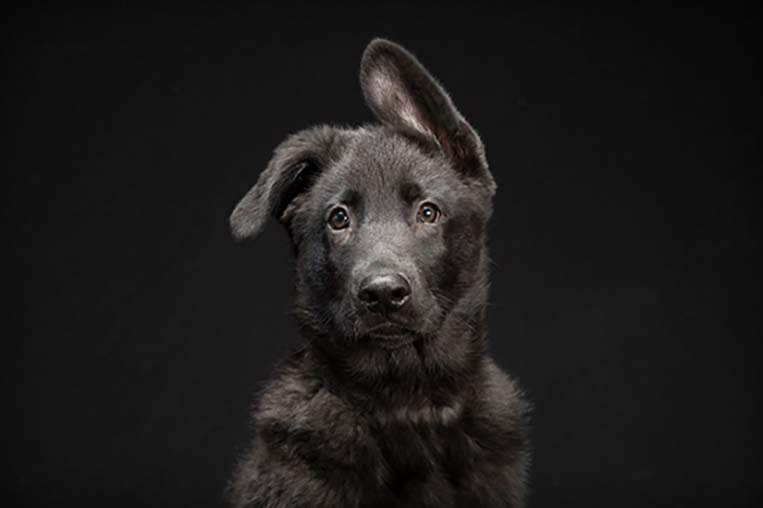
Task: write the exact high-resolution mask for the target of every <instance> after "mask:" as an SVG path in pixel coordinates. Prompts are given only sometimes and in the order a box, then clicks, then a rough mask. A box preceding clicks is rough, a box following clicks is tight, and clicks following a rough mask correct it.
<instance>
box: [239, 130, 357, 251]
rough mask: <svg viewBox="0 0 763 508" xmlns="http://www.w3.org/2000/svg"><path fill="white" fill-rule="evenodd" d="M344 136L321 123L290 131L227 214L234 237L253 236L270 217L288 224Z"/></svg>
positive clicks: (240, 238)
mask: <svg viewBox="0 0 763 508" xmlns="http://www.w3.org/2000/svg"><path fill="white" fill-rule="evenodd" d="M344 138H345V136H344V133H343V131H341V130H339V129H335V128H333V127H328V126H320V127H314V128H311V129H307V130H304V131H301V132H298V133H296V134H293V135H292V136H290V137H288V138H287V139H286V141H284V142H283V143H281V144H280V145H278V147H277V148H276V149H275V151H274V153H273V158H272V159H271V160H270V162H269V163H268V165H267V167H266V168H265V170H264V171H263V172H262V174H260V177H259V179H258V180H257V183H256V184H255V185H254V187H252V188H251V189H250V190H249V192H248V193H247V194H246V195H245V196H244V197H243V198H242V199H241V201H240V202H239V203H238V205H236V208H235V209H234V210H233V213H232V214H231V216H230V226H231V231H232V233H233V236H234V237H235V238H236V239H237V240H243V239H245V238H250V237H253V236H255V235H256V234H257V233H259V232H260V231H261V230H262V228H263V227H264V225H265V222H266V221H267V219H268V217H270V216H274V217H276V218H277V219H279V220H280V221H281V222H283V223H288V222H289V221H290V220H291V218H292V215H293V213H294V211H295V209H296V208H297V204H298V201H299V198H300V197H301V196H303V195H304V193H305V192H307V190H308V189H309V188H310V186H311V185H312V184H313V182H314V181H315V178H316V177H317V176H318V174H319V173H320V172H321V171H322V170H323V169H324V168H325V167H326V165H327V164H328V163H329V162H330V160H331V159H332V157H333V156H334V153H335V152H336V151H337V150H338V145H340V144H342V141H343V139H344Z"/></svg>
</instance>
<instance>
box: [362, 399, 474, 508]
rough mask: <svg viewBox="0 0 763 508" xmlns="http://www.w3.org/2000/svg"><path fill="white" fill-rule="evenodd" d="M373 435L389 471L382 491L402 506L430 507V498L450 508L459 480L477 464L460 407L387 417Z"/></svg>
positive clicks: (418, 408) (417, 410)
mask: <svg viewBox="0 0 763 508" xmlns="http://www.w3.org/2000/svg"><path fill="white" fill-rule="evenodd" d="M373 435H374V437H375V438H376V439H375V440H376V444H377V446H378V451H379V456H378V460H379V461H381V462H382V463H383V468H384V470H385V471H386V475H385V485H384V489H383V490H384V492H385V493H387V494H389V495H391V496H393V498H394V500H395V503H397V504H400V503H401V502H402V501H403V500H405V501H406V502H407V503H413V504H412V506H428V505H429V504H427V503H424V502H422V499H424V498H427V499H430V500H437V499H439V500H440V501H438V503H435V505H438V506H447V505H448V504H447V503H445V504H442V503H444V502H445V499H450V498H452V496H453V493H454V490H455V489H457V486H458V485H457V484H458V478H459V477H460V476H462V475H463V474H464V472H465V470H466V468H467V465H468V464H469V463H470V462H473V461H474V456H473V455H474V453H473V452H474V448H473V447H472V446H470V438H469V435H468V427H467V424H466V422H465V421H464V419H463V418H462V410H461V407H460V405H451V406H443V407H433V406H415V407H406V408H402V409H399V410H396V411H387V412H385V414H383V415H379V416H377V418H376V421H375V423H374V425H373ZM387 501H389V499H388V500H387Z"/></svg>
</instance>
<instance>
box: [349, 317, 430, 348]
mask: <svg viewBox="0 0 763 508" xmlns="http://www.w3.org/2000/svg"><path fill="white" fill-rule="evenodd" d="M363 336H364V337H365V338H366V340H365V342H366V344H367V345H368V346H370V347H378V348H382V349H386V350H390V351H391V350H395V349H400V348H403V347H405V346H410V345H411V344H413V343H414V342H416V341H417V340H419V339H420V338H421V334H419V333H418V332H416V331H415V330H411V329H409V328H404V327H402V326H399V325H396V324H393V323H384V324H381V325H377V326H374V327H373V328H370V329H369V330H367V331H366V332H365V333H364V334H363Z"/></svg>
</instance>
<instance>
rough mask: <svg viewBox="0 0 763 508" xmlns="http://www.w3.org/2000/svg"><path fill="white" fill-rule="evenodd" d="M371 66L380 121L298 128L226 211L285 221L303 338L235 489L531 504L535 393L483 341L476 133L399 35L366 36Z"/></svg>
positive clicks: (265, 396)
mask: <svg viewBox="0 0 763 508" xmlns="http://www.w3.org/2000/svg"><path fill="white" fill-rule="evenodd" d="M360 78H361V87H362V90H363V94H364V96H365V98H366V102H367V103H368V105H369V106H370V108H371V110H372V111H373V112H374V113H375V115H376V116H377V118H378V119H379V120H380V121H381V122H382V123H381V125H372V126H365V127H361V128H357V129H340V128H335V127H329V126H322V127H315V128H312V129H307V130H305V131H302V132H300V133H297V134H295V135H293V136H291V137H289V138H288V139H287V140H286V141H284V142H283V143H282V144H281V145H280V146H279V147H278V148H277V149H276V150H275V154H274V157H273V159H272V160H271V162H270V164H269V165H268V167H267V168H266V169H265V171H264V172H263V173H262V175H261V176H260V178H259V181H258V182H257V184H256V185H255V186H254V187H253V188H252V190H251V191H250V192H249V193H248V194H247V195H246V196H245V197H244V198H243V199H242V201H241V202H240V203H239V205H238V206H237V207H236V209H235V210H234V212H233V214H232V216H231V225H232V229H233V233H234V235H235V236H236V237H237V238H247V237H251V236H253V235H255V234H256V233H257V232H258V231H259V230H260V229H261V228H262V227H263V225H264V223H265V221H266V219H267V218H268V217H269V216H271V215H274V216H276V217H277V218H279V219H280V220H281V221H282V222H283V224H284V225H285V226H286V228H287V229H288V231H289V234H290V236H291V239H292V242H293V245H294V249H295V253H296V265H297V271H296V273H297V281H296V283H297V302H296V314H297V317H298V320H299V323H300V326H301V328H302V330H303V333H304V335H305V337H306V339H307V340H306V343H305V344H304V345H303V346H302V347H301V348H300V349H299V350H298V351H297V352H296V353H294V354H293V355H292V356H291V357H290V358H289V360H288V361H287V362H286V364H285V365H284V366H282V368H280V370H279V371H278V373H277V375H276V376H275V377H274V378H273V379H272V380H271V381H270V382H269V383H268V384H267V385H266V386H265V387H264V389H263V391H262V393H261V394H260V397H259V401H258V404H257V406H256V410H255V414H254V420H255V437H254V442H253V443H252V446H251V448H250V450H249V452H248V453H247V454H246V455H245V456H244V457H243V458H242V460H241V461H240V463H239V466H238V468H237V471H236V473H235V475H234V478H233V481H232V482H231V485H230V489H229V495H230V498H231V501H232V503H233V504H234V505H235V506H237V507H267V508H275V507H283V508H286V507H290V508H291V507H344V506H347V507H372V506H379V507H382V506H384V507H387V506H411V507H413V506H415V507H429V506H431V507H438V508H441V507H472V506H476V507H499V506H500V507H507V506H511V507H519V506H523V503H524V498H525V490H526V489H525V483H526V470H527V464H528V460H529V451H528V442H527V416H528V404H527V403H526V402H524V401H523V399H522V397H521V393H520V391H519V389H518V388H517V386H516V385H515V384H514V383H513V382H512V380H511V379H510V378H509V377H508V376H507V375H506V374H505V373H504V372H503V371H501V370H500V369H499V368H498V367H497V366H496V365H495V363H494V362H493V361H492V360H491V359H490V358H489V357H488V356H487V354H486V330H485V324H486V317H485V312H486V306H487V297H488V255H487V249H486V225H487V221H488V219H489V217H490V215H491V201H492V197H493V194H494V192H495V182H494V181H493V178H492V176H491V174H490V172H489V170H488V166H487V162H486V159H485V154H484V149H483V146H482V142H481V141H480V139H479V137H478V136H477V133H476V132H475V131H474V129H472V127H471V126H470V125H469V124H468V123H467V122H466V120H465V119H464V118H463V116H461V114H460V113H459V112H458V111H457V110H456V108H455V107H454V106H453V103H452V102H451V100H450V98H449V97H448V95H447V94H446V93H445V91H444V90H443V89H442V87H441V86H440V85H439V84H438V83H437V82H436V81H435V80H434V79H433V78H432V77H431V76H430V75H429V73H428V72H427V71H426V70H425V69H424V68H423V67H422V66H421V64H420V63H419V62H418V61H417V60H416V59H415V58H414V57H413V56H412V55H411V54H410V53H408V52H407V51H406V50H404V49H403V48H401V47H400V46H398V45H396V44H394V43H391V42H389V41H385V40H381V39H377V40H374V41H372V42H371V44H370V45H369V46H368V48H367V49H366V51H365V53H364V55H363V59H362V62H361V70H360ZM337 207H341V211H340V212H336V208H337ZM337 213H338V215H335V214H337ZM346 217H348V219H347V222H346V223H345V222H343V221H344V219H345V218H346ZM430 219H433V220H430ZM332 221H334V222H332ZM331 224H337V225H338V226H339V227H334V226H332V225H331ZM374 284H376V285H374ZM379 287H381V289H378V288H379ZM369 288H370V289H369ZM377 290H378V291H377ZM364 291H365V293H364ZM369 291H370V293H369ZM374 291H376V292H374ZM384 291H388V292H384ZM389 291H395V293H392V292H389ZM369 294H370V295H371V296H370V297H369V296H368V295H369ZM382 304H384V305H386V306H384V305H382ZM380 305H381V306H380Z"/></svg>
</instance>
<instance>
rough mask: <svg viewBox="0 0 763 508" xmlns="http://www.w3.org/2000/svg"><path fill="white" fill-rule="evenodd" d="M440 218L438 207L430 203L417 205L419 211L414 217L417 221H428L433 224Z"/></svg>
mask: <svg viewBox="0 0 763 508" xmlns="http://www.w3.org/2000/svg"><path fill="white" fill-rule="evenodd" d="M439 218H440V209H439V208H437V207H436V206H435V205H434V204H432V203H424V204H422V205H421V206H420V207H419V213H418V215H417V217H416V219H417V220H418V221H419V222H428V223H430V224H434V223H435V222H437V219H439Z"/></svg>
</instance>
